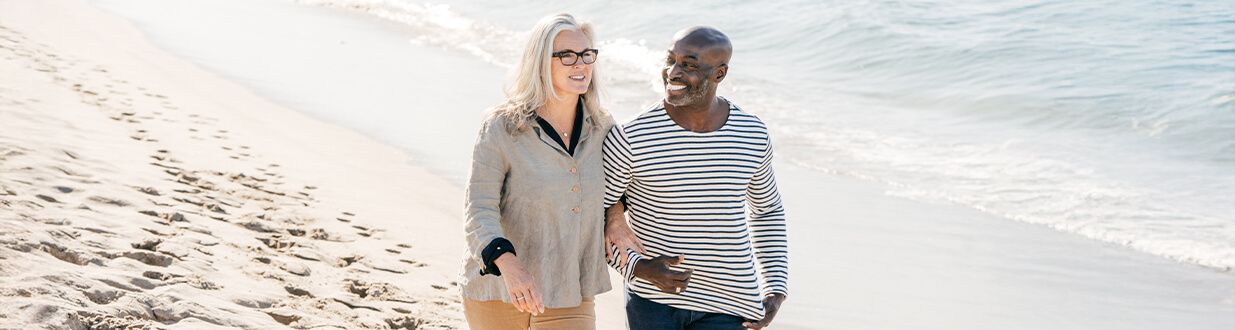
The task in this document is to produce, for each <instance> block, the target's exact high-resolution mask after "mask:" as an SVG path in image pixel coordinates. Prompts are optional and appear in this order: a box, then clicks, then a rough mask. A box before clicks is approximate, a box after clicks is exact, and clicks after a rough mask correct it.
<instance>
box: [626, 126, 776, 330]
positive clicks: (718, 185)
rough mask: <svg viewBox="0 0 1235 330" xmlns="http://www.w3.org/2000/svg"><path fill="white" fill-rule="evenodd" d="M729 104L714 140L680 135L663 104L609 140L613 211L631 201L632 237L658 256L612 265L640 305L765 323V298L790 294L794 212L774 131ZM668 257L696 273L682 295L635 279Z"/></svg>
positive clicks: (700, 135)
mask: <svg viewBox="0 0 1235 330" xmlns="http://www.w3.org/2000/svg"><path fill="white" fill-rule="evenodd" d="M729 104H730V107H729V118H728V120H727V121H726V122H725V124H724V126H722V127H721V128H720V129H718V130H716V131H712V132H706V133H696V132H692V131H689V130H687V129H685V128H682V127H681V126H678V125H677V123H675V122H674V121H673V119H671V118H669V115H668V112H666V111H665V108H664V106H663V105H661V104H660V103H657V104H656V105H654V106H653V107H652V108H651V109H649V110H647V111H645V112H644V113H642V114H640V115H639V116H638V117H636V118H635V119H634V120H631V121H630V122H628V123H626V124H624V125H618V126H614V127H613V129H612V130H610V131H609V135H608V136H607V137H606V139H605V143H604V167H605V207H606V208H607V207H609V206H610V205H613V204H614V203H617V201H618V200H619V199H620V198H621V197H622V196H623V195H625V196H626V204H627V205H626V208H627V211H628V212H629V213H628V215H629V219H630V220H629V221H630V226H631V229H632V230H633V231H634V232H635V236H637V237H638V238H639V239H640V240H641V241H642V242H643V245H644V247H645V248H646V249H647V252H648V255H639V254H637V253H635V252H633V251H629V250H628V251H626V253H624V254H619V253H614V255H615V256H616V255H624V256H626V257H627V258H630V263H629V264H628V265H627V267H619V266H618V265H617V260H616V258H611V259H610V260H609V264H610V265H611V266H613V267H614V268H615V269H617V270H618V271H619V272H620V273H621V274H622V275H623V276H624V277H626V279H627V285H626V288H627V290H629V291H631V292H633V293H634V294H637V295H639V296H640V297H643V298H646V299H649V300H652V301H655V302H658V303H661V304H666V305H669V306H673V307H677V308H681V309H688V310H694V311H702V312H709V313H723V314H729V315H735V316H740V317H744V318H747V319H751V320H758V319H762V318H763V303H762V298H763V297H764V296H765V295H767V294H771V293H785V294H787V293H788V292H787V282H788V278H789V252H788V240H787V239H786V235H785V211H784V207H783V206H782V205H781V199H780V193H779V192H778V191H777V189H776V177H775V175H774V174H773V171H772V144H771V141H770V140H769V137H768V130H767V127H766V126H764V124H763V122H762V121H760V120H759V118H756V117H755V116H753V115H750V114H748V113H746V112H744V111H742V110H741V109H739V108H738V107H737V106H736V105H734V104H733V103H732V102H729ZM613 251H614V252H617V251H616V250H613ZM662 255H682V256H685V259H686V260H685V261H684V262H683V263H682V264H681V265H679V266H675V267H680V268H689V269H693V270H694V273H693V275H691V279H690V284H689V285H688V287H687V288H686V290H685V291H684V292H682V293H681V294H668V293H663V292H660V290H659V289H657V288H656V286H655V285H653V284H651V283H650V282H647V281H644V280H643V279H639V278H634V277H633V269H634V267H632V266H630V265H633V264H634V263H635V262H638V261H639V260H640V259H644V258H651V257H655V256H662ZM679 270H681V269H679Z"/></svg>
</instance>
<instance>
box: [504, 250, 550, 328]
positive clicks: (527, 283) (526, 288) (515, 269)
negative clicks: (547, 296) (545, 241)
mask: <svg viewBox="0 0 1235 330" xmlns="http://www.w3.org/2000/svg"><path fill="white" fill-rule="evenodd" d="M493 263H494V264H496V265H497V268H498V269H500V270H501V271H502V280H503V281H506V292H507V293H508V294H510V303H511V304H512V305H515V308H517V309H519V311H521V312H526V313H532V315H540V314H541V313H544V312H545V304H544V300H543V299H541V297H540V289H538V288H536V280H535V279H534V278H532V274H529V273H528V272H527V271H526V270H524V269H523V263H522V262H519V257H517V256H515V255H514V254H513V253H506V254H503V255H502V256H500V257H497V260H494V261H493Z"/></svg>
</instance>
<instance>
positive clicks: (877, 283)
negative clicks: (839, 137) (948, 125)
mask: <svg viewBox="0 0 1235 330" xmlns="http://www.w3.org/2000/svg"><path fill="white" fill-rule="evenodd" d="M309 2H313V1H309ZM319 2H322V3H326V5H324V6H318V5H314V4H312V3H309V4H306V3H296V2H292V1H191V0H166V1H148V0H134V1H114V0H96V1H83V0H40V1H27V0H0V329H10V328H12V329H29V328H49V329H61V328H69V329H87V328H102V329H107V328H126V327H133V328H143V327H144V328H184V329H203V328H246V329H270V328H298V329H306V328H345V329H355V328H376V329H459V328H466V325H465V323H464V322H463V319H462V313H461V305H460V302H459V290H458V287H457V284H456V280H457V274H458V272H459V269H460V258H461V256H462V254H463V251H464V247H463V233H462V230H461V228H462V205H463V203H462V198H463V197H462V196H463V192H462V181H463V179H464V178H465V176H466V174H467V173H466V165H467V164H468V162H469V158H470V154H469V152H470V150H471V149H470V146H471V143H472V142H473V141H472V139H473V138H474V133H475V131H476V128H477V125H478V124H479V123H480V118H481V116H482V112H483V110H484V108H485V107H487V106H489V105H491V104H493V103H496V102H497V101H498V100H499V99H500V97H501V94H500V88H501V84H502V82H503V81H502V79H503V77H504V74H505V70H506V69H507V68H506V67H504V66H502V65H501V64H500V63H494V62H493V61H491V60H486V59H484V58H477V57H476V56H472V55H469V53H468V50H466V49H465V47H459V46H457V45H443V44H438V43H435V41H434V39H432V38H428V37H427V36H429V34H432V33H438V32H440V31H437V30H434V29H429V28H425V27H424V26H414V27H409V26H408V25H405V24H400V23H397V22H393V21H391V20H386V19H380V18H375V17H374V16H373V15H372V14H373V13H374V11H373V10H366V8H365V7H362V6H356V7H349V6H345V5H338V4H330V2H329V1H319ZM439 9H440V8H439ZM450 17H453V16H450ZM528 24H530V23H528ZM529 26H530V25H529ZM447 32H449V31H447ZM441 34H443V35H450V34H449V33H446V32H442V33H441ZM666 38H667V36H666ZM426 40H427V41H426ZM468 45H470V44H468ZM460 77H462V78H460ZM741 79H742V78H741V77H739V78H735V80H737V81H738V83H741V82H743V80H741ZM610 82H616V83H621V82H622V81H620V80H619V81H610ZM628 90H638V91H639V92H638V93H636V92H629V91H627V92H625V93H627V94H621V93H619V94H617V95H612V97H611V98H612V100H611V101H610V102H612V104H613V105H614V106H613V108H612V109H611V111H612V112H613V113H614V115H615V117H617V118H629V116H630V115H632V114H634V113H635V112H636V111H637V110H638V108H637V107H636V105H639V104H646V103H647V102H650V101H653V100H654V97H655V95H653V94H650V93H648V92H645V91H643V90H642V89H638V88H631V89H628ZM738 100H739V101H742V100H741V99H738ZM744 104H745V103H744ZM749 108H752V109H754V112H755V113H757V114H758V113H759V111H762V110H761V109H760V108H759V107H758V106H754V104H752V106H751V107H749ZM771 126H772V127H774V128H775V127H777V126H778V125H776V123H772V125H771ZM783 145H784V146H786V148H784V149H779V150H778V152H780V153H785V152H794V151H795V150H800V149H794V148H795V145H794V144H793V143H792V142H789V143H785V144H783ZM777 166H778V175H779V176H780V177H781V181H782V184H781V185H782V190H783V193H784V195H785V201H786V204H787V205H788V208H789V212H790V228H791V229H790V230H791V232H790V237H791V238H790V240H791V242H792V243H791V245H790V246H791V258H790V259H791V260H792V266H791V284H790V291H791V294H790V295H789V300H788V301H787V302H786V305H785V306H784V309H782V310H781V313H780V316H779V317H778V319H777V322H775V323H774V327H773V328H772V329H906V328H919V329H977V328H993V327H998V328H1010V329H1042V328H1058V329H1176V328H1188V329H1230V328H1231V327H1232V326H1235V275H1232V273H1231V272H1230V270H1229V269H1228V270H1225V271H1223V270H1215V269H1212V268H1206V267H1202V266H1198V265H1195V264H1187V263H1182V262H1177V261H1175V260H1170V259H1167V258H1162V257H1159V256H1155V255H1150V254H1145V253H1141V252H1138V251H1134V250H1132V249H1129V248H1127V247H1125V246H1120V245H1116V244H1110V243H1107V242H1100V241H1096V240H1090V239H1085V238H1083V237H1081V236H1080V235H1075V234H1072V233H1067V232H1062V231H1060V230H1056V229H1053V228H1050V227H1047V226H1041V225H1037V224H1031V223H1024V222H1016V221H1009V220H1008V219H1004V218H1000V217H997V216H995V215H992V214H991V213H989V212H979V211H977V210H974V209H971V208H967V207H962V206H958V205H954V204H948V203H932V202H923V201H920V200H915V199H912V198H905V197H904V196H901V195H897V194H894V193H892V192H891V191H893V190H894V189H891V188H888V187H886V186H884V185H882V184H880V183H877V182H872V181H870V180H863V179H860V178H854V177H849V176H844V175H836V174H826V173H821V172H819V171H815V170H813V168H812V164H805V163H801V162H794V161H789V160H784V159H778V163H777ZM612 278H613V281H614V287H615V288H620V287H621V285H620V284H619V283H620V282H618V278H617V277H616V276H614V277H612ZM622 299H623V298H622V293H621V290H620V289H615V290H614V291H612V292H609V293H606V294H604V295H602V296H600V297H598V315H597V318H598V325H599V328H601V329H624V328H625V324H624V318H625V314H624V312H623V309H622V303H623V301H622Z"/></svg>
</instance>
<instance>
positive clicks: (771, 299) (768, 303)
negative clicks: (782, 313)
mask: <svg viewBox="0 0 1235 330" xmlns="http://www.w3.org/2000/svg"><path fill="white" fill-rule="evenodd" d="M782 302H785V294H783V293H773V294H770V295H768V296H767V297H764V298H763V319H762V320H759V321H758V322H750V321H747V322H743V323H742V326H743V327H746V328H747V329H756V330H757V329H763V328H765V327H767V326H768V325H769V324H772V318H774V317H776V312H777V311H779V310H780V303H782Z"/></svg>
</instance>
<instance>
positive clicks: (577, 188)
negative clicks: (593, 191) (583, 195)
mask: <svg viewBox="0 0 1235 330" xmlns="http://www.w3.org/2000/svg"><path fill="white" fill-rule="evenodd" d="M570 191H573V192H579V186H574V187H570Z"/></svg>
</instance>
